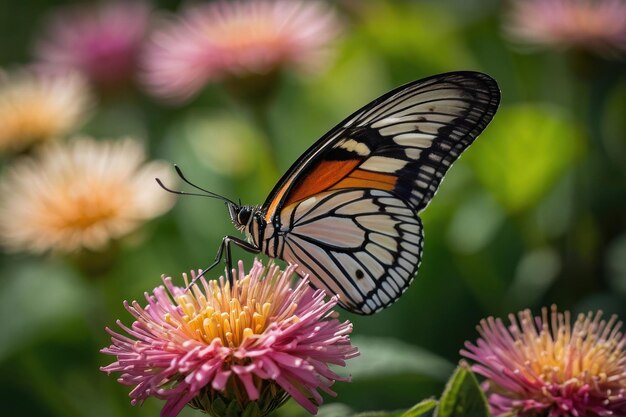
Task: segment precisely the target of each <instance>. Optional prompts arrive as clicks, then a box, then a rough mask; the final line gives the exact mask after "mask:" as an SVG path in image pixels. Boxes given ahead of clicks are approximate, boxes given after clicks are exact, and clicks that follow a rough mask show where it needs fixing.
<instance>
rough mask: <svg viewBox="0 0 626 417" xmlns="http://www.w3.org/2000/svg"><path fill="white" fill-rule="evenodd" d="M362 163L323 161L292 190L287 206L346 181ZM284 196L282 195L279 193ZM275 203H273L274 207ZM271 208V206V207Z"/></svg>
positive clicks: (349, 160) (354, 160) (352, 160)
mask: <svg viewBox="0 0 626 417" xmlns="http://www.w3.org/2000/svg"><path fill="white" fill-rule="evenodd" d="M361 162H362V160H361V159H348V160H345V161H322V162H320V163H319V164H318V165H317V166H315V167H314V168H313V169H312V170H311V171H309V172H308V173H307V174H306V176H305V177H304V180H303V181H302V182H301V183H300V184H299V185H297V186H296V187H295V188H294V189H292V190H291V192H290V194H289V197H288V198H287V201H286V202H285V205H288V204H291V203H295V202H297V201H300V200H304V199H305V198H307V197H310V196H313V195H315V194H319V193H321V192H323V191H326V190H328V189H330V188H332V187H333V185H335V184H337V183H338V182H339V181H341V180H342V179H344V178H345V177H346V175H348V174H350V172H352V170H353V169H354V168H355V167H356V166H357V165H359V164H360V163H361ZM278 195H282V193H278ZM273 204H274V202H272V205H273ZM270 207H271V206H270Z"/></svg>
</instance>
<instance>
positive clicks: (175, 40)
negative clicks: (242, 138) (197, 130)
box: [145, 0, 339, 101]
mask: <svg viewBox="0 0 626 417" xmlns="http://www.w3.org/2000/svg"><path fill="white" fill-rule="evenodd" d="M338 32H339V22H338V18H337V15H336V14H335V12H334V11H333V10H332V8H331V7H330V6H329V5H327V4H325V3H323V2H320V1H314V2H306V1H302V0H293V1H292V0H289V1H287V0H258V1H245V0H237V1H232V2H226V1H216V2H212V3H207V4H196V5H192V6H188V7H187V8H186V9H184V10H183V11H182V12H181V14H180V16H179V17H176V18H174V19H172V21H170V22H168V23H167V24H166V25H164V27H162V28H161V29H160V30H158V31H156V32H155V33H154V34H153V36H152V42H151V44H150V46H149V47H148V49H147V51H146V56H145V69H146V76H145V79H146V83H147V85H148V87H149V89H150V90H151V91H152V92H153V93H154V94H155V95H156V96H158V97H162V98H166V99H171V100H178V101H184V100H188V99H189V98H190V97H192V96H194V95H195V94H197V93H198V92H199V91H200V90H201V89H202V88H203V87H204V86H205V85H206V84H207V83H210V82H220V81H222V82H223V81H227V80H229V79H234V80H235V82H236V84H238V87H239V88H240V87H241V85H242V84H243V83H244V81H245V80H246V79H249V78H252V79H253V80H254V82H253V84H256V85H257V87H258V84H259V82H261V84H263V83H265V82H271V81H272V78H273V77H274V76H275V75H276V73H277V72H279V71H280V70H282V69H284V68H286V67H293V68H297V69H299V70H305V71H310V70H312V69H318V68H320V67H321V66H323V64H324V62H325V58H326V55H327V54H328V52H329V48H330V42H331V41H332V40H333V39H335V37H336V36H337V34H338Z"/></svg>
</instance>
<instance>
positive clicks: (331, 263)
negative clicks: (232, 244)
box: [280, 189, 422, 314]
mask: <svg viewBox="0 0 626 417" xmlns="http://www.w3.org/2000/svg"><path fill="white" fill-rule="evenodd" d="M281 219H282V220H283V221H284V222H287V223H289V224H290V230H289V231H288V233H286V234H285V235H284V236H285V237H284V242H283V243H284V245H281V246H282V247H283V251H282V253H281V254H280V257H281V258H283V259H284V260H286V261H288V262H292V263H297V264H298V265H299V269H298V272H299V273H301V274H303V275H304V274H309V279H310V280H311V282H312V283H313V285H315V286H316V287H318V288H323V289H325V290H326V291H327V292H328V293H330V294H339V296H340V298H339V303H340V304H341V305H342V306H343V307H344V308H346V309H348V310H350V311H353V312H356V313H361V314H372V313H374V312H376V311H378V310H380V309H382V308H384V307H386V306H387V305H389V304H391V303H393V302H394V301H395V300H396V299H397V298H398V297H399V296H400V295H401V294H402V293H403V292H404V291H405V290H406V288H407V287H408V285H409V284H410V282H411V281H412V280H413V277H414V276H415V272H416V271H417V268H418V266H419V262H420V259H421V252H422V224H421V221H420V219H419V217H417V216H416V215H415V212H414V209H413V208H412V207H410V206H409V205H408V204H407V203H406V202H405V201H404V200H402V199H399V198H397V197H395V196H394V195H393V194H391V193H389V192H388V191H381V190H372V189H351V190H339V191H327V192H324V193H321V194H318V195H315V196H312V197H309V198H308V199H306V200H303V201H301V202H299V203H297V204H293V205H291V206H289V207H288V208H286V209H285V210H283V212H282V213H281Z"/></svg>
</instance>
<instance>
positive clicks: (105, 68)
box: [35, 0, 150, 89]
mask: <svg viewBox="0 0 626 417" xmlns="http://www.w3.org/2000/svg"><path fill="white" fill-rule="evenodd" d="M149 17H150V8H149V7H148V6H147V4H146V3H144V2H142V1H139V0H132V1H125V0H116V1H114V2H108V3H100V4H96V5H80V6H69V7H66V8H62V9H59V10H58V11H56V13H54V14H53V15H51V16H50V17H49V18H48V21H47V25H46V27H45V30H44V31H43V33H42V35H41V36H40V38H39V40H38V42H37V44H36V49H35V54H36V56H37V59H38V61H39V62H40V64H41V65H42V66H44V67H46V68H50V69H53V70H60V71H65V70H68V69H69V70H75V71H78V72H80V73H82V74H83V75H84V76H85V77H86V78H88V79H90V80H91V81H92V82H93V83H95V84H96V85H97V86H99V87H100V88H104V89H108V88H119V87H123V86H126V85H127V84H128V82H129V81H131V80H132V79H133V77H134V74H135V70H136V63H137V56H138V54H139V50H140V48H141V46H142V43H143V41H144V38H145V36H146V32H147V30H148V24H149Z"/></svg>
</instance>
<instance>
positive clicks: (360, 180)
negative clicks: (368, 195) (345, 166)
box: [333, 169, 398, 191]
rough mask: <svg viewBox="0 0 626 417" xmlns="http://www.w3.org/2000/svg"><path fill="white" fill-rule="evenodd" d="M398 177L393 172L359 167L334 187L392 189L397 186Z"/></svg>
mask: <svg viewBox="0 0 626 417" xmlns="http://www.w3.org/2000/svg"><path fill="white" fill-rule="evenodd" d="M397 181H398V177H396V176H395V175H391V174H380V173H377V172H369V171H364V170H361V169H358V170H356V171H354V172H353V173H352V174H350V175H349V176H348V177H346V178H345V179H343V180H342V181H340V182H338V183H337V185H335V186H334V187H333V189H340V188H375V189H378V190H387V191H391V190H393V189H394V188H395V186H396V182H397Z"/></svg>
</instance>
